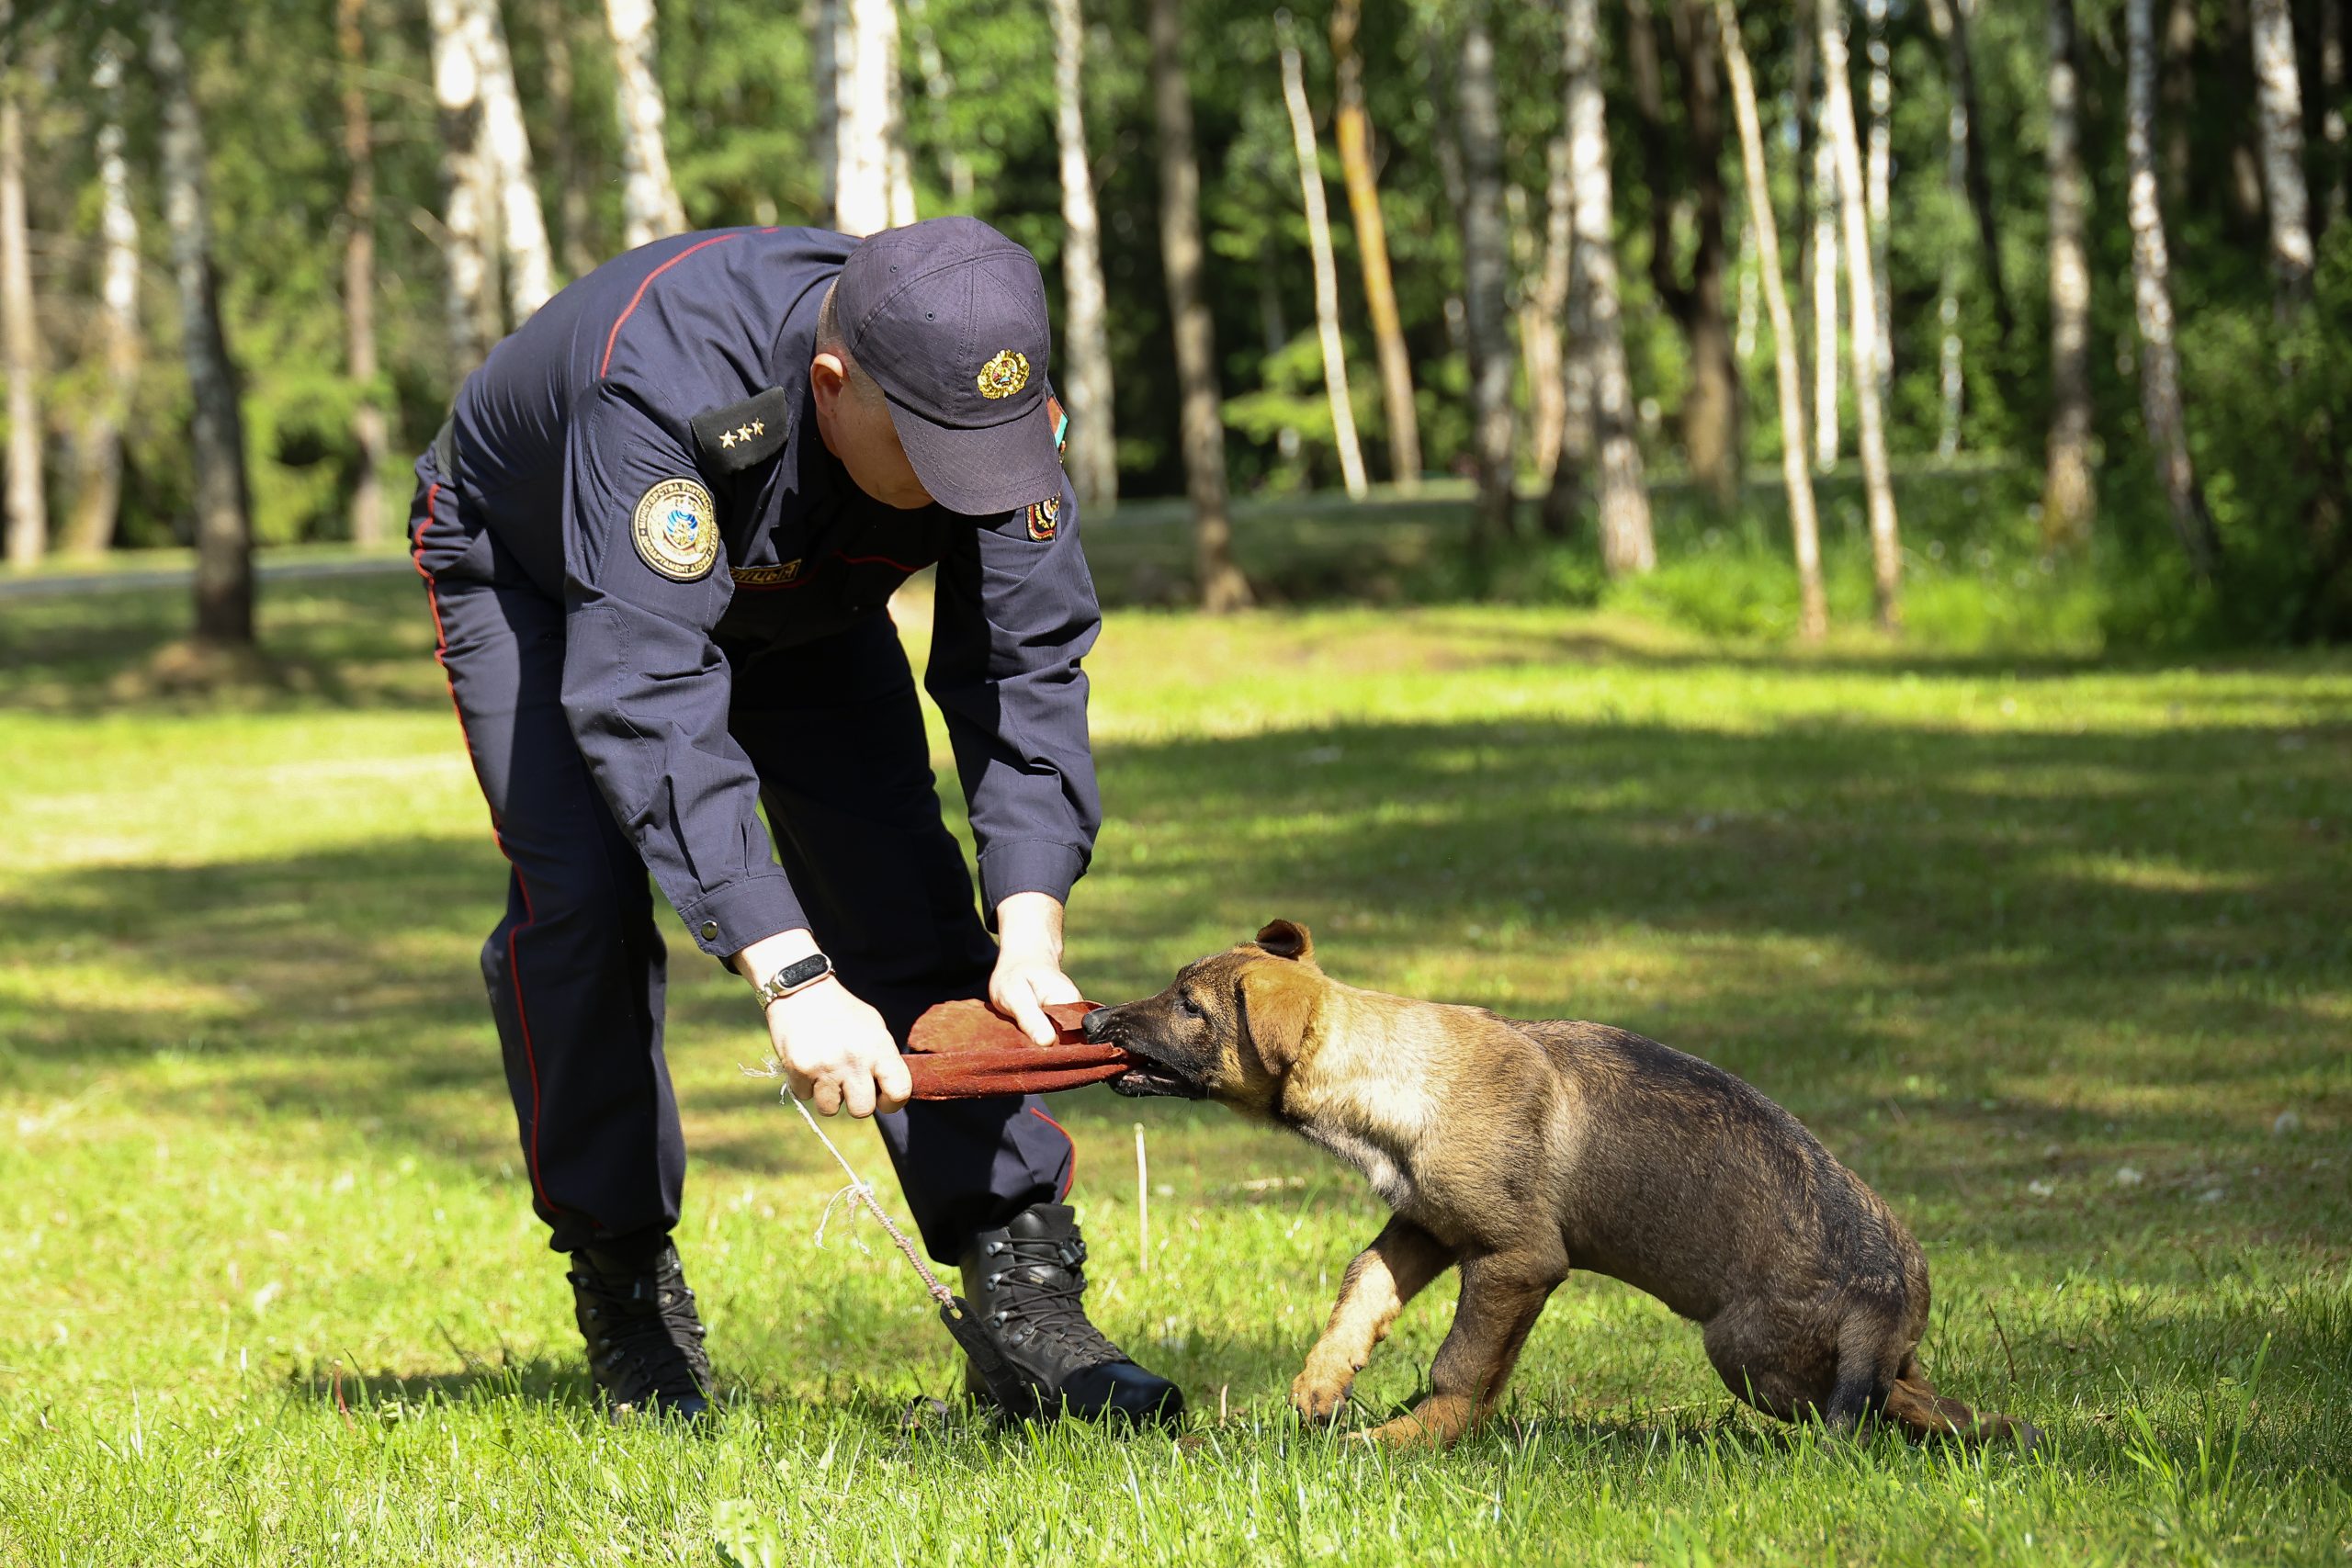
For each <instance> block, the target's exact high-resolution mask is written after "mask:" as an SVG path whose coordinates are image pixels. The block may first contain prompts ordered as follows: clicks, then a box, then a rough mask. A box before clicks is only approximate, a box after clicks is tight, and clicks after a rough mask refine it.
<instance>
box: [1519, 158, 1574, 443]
mask: <svg viewBox="0 0 2352 1568" xmlns="http://www.w3.org/2000/svg"><path fill="white" fill-rule="evenodd" d="M1544 175H1545V179H1544V260H1543V266H1542V270H1541V271H1539V272H1538V273H1537V274H1536V277H1535V288H1534V289H1533V291H1532V292H1533V307H1532V309H1533V317H1534V320H1535V321H1536V322H1537V323H1538V335H1537V338H1536V340H1535V341H1536V342H1540V343H1541V344H1543V345H1544V346H1543V347H1542V349H1541V350H1540V352H1539V350H1538V349H1537V348H1536V347H1535V346H1534V343H1533V342H1531V344H1530V346H1529V350H1528V357H1527V387H1528V403H1529V405H1530V408H1529V413H1530V417H1529V424H1530V426H1531V430H1530V435H1531V441H1530V445H1531V446H1532V447H1533V452H1532V456H1533V457H1534V460H1535V472H1536V474H1537V475H1538V476H1539V478H1540V479H1541V480H1542V482H1543V483H1544V485H1546V486H1547V487H1548V486H1549V485H1550V484H1551V482H1552V476H1553V474H1554V473H1555V471H1557V469H1558V468H1559V464H1560V451H1561V447H1562V446H1563V444H1564V443H1565V442H1566V436H1567V427H1568V379H1567V378H1568V365H1567V358H1568V355H1567V352H1566V344H1564V343H1563V341H1562V339H1561V333H1562V331H1563V329H1564V327H1565V326H1566V321H1567V310H1568V282H1569V277H1570V263H1569V256H1570V254H1571V251H1572V249H1573V247H1574V245H1575V243H1576V231H1575V228H1574V224H1575V220H1576V198H1575V187H1574V186H1573V185H1572V184H1571V183H1570V181H1569V177H1568V139H1567V138H1566V136H1564V135H1563V136H1555V137H1554V138H1553V139H1552V141H1551V142H1550V144H1549V145H1548V146H1547V147H1546V148H1545V149H1544ZM1539 358H1540V361H1541V363H1539Z"/></svg>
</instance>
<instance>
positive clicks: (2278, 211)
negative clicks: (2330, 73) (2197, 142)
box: [2252, 0, 2312, 316]
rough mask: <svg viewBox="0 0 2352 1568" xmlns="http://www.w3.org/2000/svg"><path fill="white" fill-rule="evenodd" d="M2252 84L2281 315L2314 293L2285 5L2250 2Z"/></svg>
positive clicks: (2299, 112) (2289, 16)
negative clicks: (2251, 7)
mask: <svg viewBox="0 0 2352 1568" xmlns="http://www.w3.org/2000/svg"><path fill="white" fill-rule="evenodd" d="M2252 4H2253V22H2254V28H2253V33H2254V81H2255V96H2256V104H2257V105H2258V107H2259V109H2260V115H2259V125H2260V128H2261V141H2262V190H2263V196H2264V197H2265V199H2266V205H2267V207H2268V208H2269V210H2270V270H2271V272H2272V274H2273V275H2274V276H2276V278H2277V280H2278V311H2279V314H2280V315H2281V316H2285V315H2288V314H2290V313H2291V312H2292V311H2294V310H2297V309H2298V308H2300V307H2301V304H2302V302H2303V301H2304V300H2305V299H2308V298H2310V295H2311V288H2312V224H2311V187H2310V186H2309V185H2308V184H2307V183H2306V182H2305V180H2304V177H2303V86H2302V79H2301V75H2300V74H2299V73H2298V71H2297V68H2296V63H2295V17H2294V13H2293V11H2292V10H2291V9H2290V7H2289V6H2288V3H2287V0H2252Z"/></svg>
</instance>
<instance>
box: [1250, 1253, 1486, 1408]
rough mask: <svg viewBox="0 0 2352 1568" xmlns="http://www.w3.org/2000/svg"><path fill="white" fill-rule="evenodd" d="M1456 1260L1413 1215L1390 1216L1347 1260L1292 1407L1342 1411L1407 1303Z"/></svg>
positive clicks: (1294, 1384) (1297, 1380) (1294, 1389)
mask: <svg viewBox="0 0 2352 1568" xmlns="http://www.w3.org/2000/svg"><path fill="white" fill-rule="evenodd" d="M1452 1266H1453V1248H1452V1247H1448V1246H1446V1245H1445V1244H1444V1243H1443V1242H1442V1241H1440V1240H1438V1239H1437V1237H1435V1236H1433V1235H1430V1233H1429V1232H1427V1231H1425V1230H1423V1229H1421V1227H1420V1226H1419V1225H1417V1224H1413V1223H1412V1222H1411V1221H1409V1220H1400V1219H1396V1218H1391V1219H1390V1220H1389V1222H1388V1224H1385V1226H1383V1227H1382V1228H1381V1232H1380V1234H1379V1235H1376V1236H1374V1237H1373V1240H1372V1245H1371V1246H1370V1247H1365V1248H1364V1249H1363V1251H1362V1252H1359V1253H1357V1254H1356V1257H1355V1261H1354V1262H1352V1263H1351V1264H1349V1265H1348V1272H1347V1277H1346V1278H1345V1279H1343V1280H1340V1299H1339V1300H1338V1301H1337V1302H1335V1303H1333V1304H1332V1307H1331V1320H1330V1321H1329V1323H1327V1324H1326V1325H1324V1327H1323V1335H1322V1337H1320V1338H1318V1339H1317V1340H1316V1342H1315V1348H1313V1349H1312V1350H1309V1351H1308V1352H1307V1353H1306V1370H1305V1371H1302V1372H1300V1373H1299V1374H1298V1376H1297V1377H1296V1378H1295V1379H1294V1380H1293V1381H1292V1382H1291V1385H1290V1403H1291V1408H1292V1409H1294V1410H1296V1411H1297V1412H1298V1413H1299V1414H1300V1415H1301V1416H1305V1417H1306V1419H1307V1420H1309V1421H1329V1419H1330V1418H1331V1417H1332V1416H1335V1415H1337V1414H1338V1413H1339V1409H1340V1404H1341V1402H1343V1401H1344V1400H1345V1399H1346V1398H1347V1397H1348V1389H1349V1387H1350V1386H1351V1384H1353V1383H1354V1382H1355V1377H1356V1373H1358V1372H1360V1371H1363V1364H1364V1363H1365V1362H1366V1361H1368V1360H1370V1359H1372V1352H1373V1348H1374V1346H1376V1345H1378V1344H1379V1343H1380V1342H1381V1341H1382V1340H1383V1339H1385V1338H1387V1337H1388V1330H1389V1328H1390V1327H1391V1326H1392V1325H1395V1323H1396V1322H1397V1314H1398V1313H1400V1312H1402V1311H1404V1310H1405V1303H1408V1302H1409V1301H1411V1300H1412V1299H1413V1298H1414V1297H1415V1296H1417V1295H1419V1294H1420V1292H1421V1289H1422V1287H1423V1286H1425V1285H1427V1284H1428V1283H1429V1282H1430V1280H1434V1279H1436V1278H1437V1277H1438V1276H1439V1275H1440V1274H1442V1273H1443V1272H1445V1270H1446V1269H1448V1268H1450V1267H1452Z"/></svg>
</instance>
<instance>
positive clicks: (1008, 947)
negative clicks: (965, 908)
mask: <svg viewBox="0 0 2352 1568" xmlns="http://www.w3.org/2000/svg"><path fill="white" fill-rule="evenodd" d="M996 929H997V942H998V946H997V955H996V972H995V973H994V974H992V975H990V976H989V1005H990V1006H991V1007H993V1008H995V1009H996V1010H997V1011H999V1012H1001V1013H1002V1014H1003V1015H1004V1016H1005V1017H1007V1018H1009V1019H1011V1020H1012V1021H1013V1022H1015V1023H1017V1024H1019V1025H1020V1026H1021V1032H1023V1033H1024V1034H1026V1035H1028V1036H1029V1038H1030V1040H1031V1041H1032V1042H1033V1043H1036V1044H1039V1045H1051V1044H1052V1043H1054V1038H1055V1035H1054V1025H1053V1021H1051V1020H1050V1019H1048V1018H1046V1013H1045V1008H1046V1004H1047V1003H1049V1002H1074V1001H1077V1000H1079V999H1080V998H1079V994H1078V987H1076V986H1075V985H1073V984H1071V982H1070V978H1069V976H1067V975H1065V974H1063V973H1062V906H1061V901H1060V900H1059V899H1057V898H1056V897H1053V896H1052V895H1051V894H1049V893H1015V894H1014V895H1012V897H1009V898H1007V899H1006V900H1005V901H1004V902H1003V903H1001V904H999V905H998V906H997V907H996Z"/></svg>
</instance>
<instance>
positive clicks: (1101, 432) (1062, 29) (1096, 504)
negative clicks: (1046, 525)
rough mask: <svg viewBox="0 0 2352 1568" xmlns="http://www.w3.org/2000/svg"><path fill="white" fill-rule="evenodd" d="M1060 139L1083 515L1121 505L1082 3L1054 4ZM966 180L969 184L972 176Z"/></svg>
mask: <svg viewBox="0 0 2352 1568" xmlns="http://www.w3.org/2000/svg"><path fill="white" fill-rule="evenodd" d="M1053 9H1054V100H1055V112H1054V133H1055V139H1056V141H1057V142H1058V143H1059V145H1060V151H1061V178H1062V295H1063V299H1064V306H1063V319H1062V342H1063V343H1064V344H1066V345H1067V353H1066V354H1065V355H1064V363H1065V364H1067V365H1068V366H1069V421H1070V441H1069V466H1070V482H1071V485H1072V488H1073V489H1074V490H1075V491H1077V494H1078V500H1079V504H1080V506H1081V507H1085V508H1092V509H1098V510H1100V511H1103V512H1108V511H1110V510H1111V509H1112V508H1114V507H1115V506H1117V505H1118V503H1119V452H1118V446H1117V438H1116V435H1115V434H1114V418H1113V412H1112V406H1111V403H1112V389H1111V344H1110V338H1109V336H1108V331H1107V327H1106V317H1107V315H1108V311H1109V302H1108V301H1109V295H1108V292H1107V291H1106V290H1105V289H1104V288H1103V220H1102V218H1101V216H1100V214H1099V213H1098V212H1097V211H1096V209H1095V206H1094V173H1093V167H1092V165H1091V164H1090V163H1089V161H1088V159H1087V155H1086V109H1085V101H1086V100H1085V85H1086V20H1085V18H1084V17H1082V16H1081V15H1080V11H1079V0H1053ZM966 178H967V180H968V179H969V178H970V173H969V170H968V168H967V171H966Z"/></svg>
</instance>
